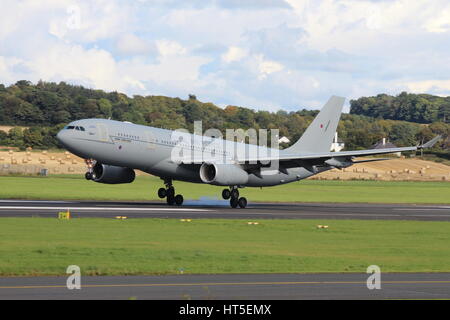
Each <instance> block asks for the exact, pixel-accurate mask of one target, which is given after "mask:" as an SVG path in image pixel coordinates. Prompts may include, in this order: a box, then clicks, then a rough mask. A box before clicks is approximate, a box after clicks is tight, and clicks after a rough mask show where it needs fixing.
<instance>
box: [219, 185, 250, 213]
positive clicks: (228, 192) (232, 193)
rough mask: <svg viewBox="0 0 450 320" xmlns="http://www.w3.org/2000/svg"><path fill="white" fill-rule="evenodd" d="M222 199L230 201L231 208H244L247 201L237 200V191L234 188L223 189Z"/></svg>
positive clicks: (243, 199)
mask: <svg viewBox="0 0 450 320" xmlns="http://www.w3.org/2000/svg"><path fill="white" fill-rule="evenodd" d="M222 198H224V199H225V200H228V199H230V206H231V207H232V208H237V207H238V206H239V207H240V208H245V207H246V206H247V199H246V198H244V197H242V198H239V190H238V188H237V187H236V186H235V187H230V189H223V191H222Z"/></svg>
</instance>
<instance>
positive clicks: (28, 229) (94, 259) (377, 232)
mask: <svg viewBox="0 0 450 320" xmlns="http://www.w3.org/2000/svg"><path fill="white" fill-rule="evenodd" d="M259 223H260V224H259V225H248V224H247V221H243V220H193V221H192V222H181V221H178V220H174V219H167V220H160V219H129V220H124V221H120V220H114V219H93V218H85V219H72V220H70V221H60V220H58V219H56V218H55V219H51V218H2V219H1V223H0V257H1V259H0V275H3V276H5V275H6V276H7V275H63V274H64V273H65V270H66V268H67V266H68V265H71V264H75V265H79V266H80V267H81V270H82V273H83V274H90V275H107V274H108V275H118V274H167V273H179V272H181V271H183V272H184V273H259V272H268V273H276V272H288V273H290V272H294V273H301V272H365V270H366V268H367V267H368V266H369V265H372V264H376V265H378V266H380V267H381V270H382V271H384V272H394V271H395V272H398V271H401V272H434V271H436V272H437V271H447V272H448V271H450V246H449V243H450V223H448V222H414V221H349V220H339V221H337V220H328V221H323V220H260V221H259ZM317 224H326V225H329V229H317V228H316V225H317Z"/></svg>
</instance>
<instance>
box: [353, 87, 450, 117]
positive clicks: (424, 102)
mask: <svg viewBox="0 0 450 320" xmlns="http://www.w3.org/2000/svg"><path fill="white" fill-rule="evenodd" d="M350 105H351V107H350V114H358V115H364V116H369V117H373V118H380V119H392V120H403V121H410V122H417V123H433V122H438V121H442V122H445V123H450V97H438V96H433V95H429V94H412V93H406V92H402V93H401V94H399V95H398V96H395V97H394V96H390V95H387V94H379V95H377V96H376V97H361V98H359V99H357V100H351V101H350Z"/></svg>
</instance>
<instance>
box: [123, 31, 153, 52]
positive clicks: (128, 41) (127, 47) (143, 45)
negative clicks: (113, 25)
mask: <svg viewBox="0 0 450 320" xmlns="http://www.w3.org/2000/svg"><path fill="white" fill-rule="evenodd" d="M116 46H117V49H118V50H119V52H120V53H121V54H124V55H141V54H150V53H153V52H154V51H156V48H155V45H153V44H152V43H150V42H148V41H145V40H144V39H141V38H140V37H138V36H136V35H134V34H132V33H126V34H123V35H121V36H119V38H118V39H117V42H116Z"/></svg>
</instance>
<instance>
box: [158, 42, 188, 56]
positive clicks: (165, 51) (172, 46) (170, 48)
mask: <svg viewBox="0 0 450 320" xmlns="http://www.w3.org/2000/svg"><path fill="white" fill-rule="evenodd" d="M156 47H157V48H158V51H159V54H160V55H161V56H163V57H166V56H181V55H184V54H186V53H187V49H186V48H185V47H183V46H182V45H181V44H179V43H178V42H176V41H171V40H158V41H157V42H156Z"/></svg>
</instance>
